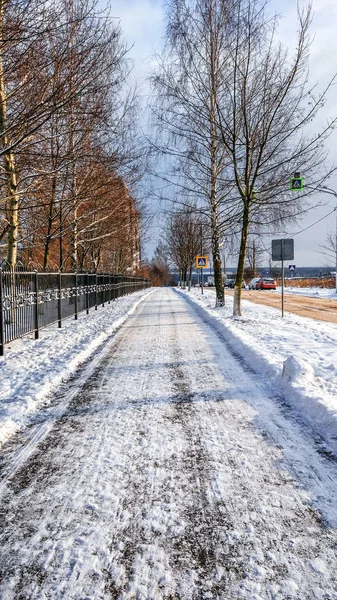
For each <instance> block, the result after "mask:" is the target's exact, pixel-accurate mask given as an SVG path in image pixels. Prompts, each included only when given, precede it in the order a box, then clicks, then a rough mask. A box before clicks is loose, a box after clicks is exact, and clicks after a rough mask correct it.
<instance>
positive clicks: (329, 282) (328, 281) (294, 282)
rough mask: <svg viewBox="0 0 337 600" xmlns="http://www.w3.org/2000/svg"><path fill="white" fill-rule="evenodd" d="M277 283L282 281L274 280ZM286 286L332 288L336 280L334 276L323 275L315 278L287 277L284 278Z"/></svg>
mask: <svg viewBox="0 0 337 600" xmlns="http://www.w3.org/2000/svg"><path fill="white" fill-rule="evenodd" d="M276 282H277V285H282V281H281V280H280V279H277V280H276ZM285 286H286V287H300V288H305V287H320V288H334V287H335V286H336V281H335V278H334V277H324V278H319V279H318V278H317V279H316V278H315V277H308V278H307V279H295V278H294V279H292V278H287V279H286V280H285Z"/></svg>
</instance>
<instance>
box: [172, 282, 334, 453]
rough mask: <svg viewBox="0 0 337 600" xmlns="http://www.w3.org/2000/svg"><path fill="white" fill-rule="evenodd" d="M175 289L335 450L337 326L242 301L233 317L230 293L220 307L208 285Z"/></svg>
mask: <svg viewBox="0 0 337 600" xmlns="http://www.w3.org/2000/svg"><path fill="white" fill-rule="evenodd" d="M329 292H331V290H329ZM180 293H185V294H186V295H187V296H188V297H189V298H190V300H192V301H193V302H196V303H197V304H199V305H200V306H202V308H203V309H204V310H205V311H207V313H208V315H209V318H210V319H212V321H213V323H215V324H216V326H217V328H218V330H219V331H221V333H222V335H224V337H225V339H226V340H228V341H229V342H230V343H231V345H232V347H233V348H234V349H235V351H236V352H237V353H238V354H239V355H240V356H241V357H243V358H244V360H245V362H246V364H247V365H249V366H251V367H252V368H253V369H254V371H255V372H257V373H260V375H261V378H262V379H265V380H267V381H269V382H270V383H271V384H272V386H273V387H274V389H275V392H278V393H279V395H280V397H282V398H283V399H284V401H285V402H286V403H287V404H289V405H291V406H292V407H293V409H294V410H296V412H297V413H298V414H299V415H300V416H301V418H302V419H303V420H304V421H305V422H306V423H307V424H309V425H310V426H311V427H312V428H313V431H314V432H315V433H317V434H318V435H319V436H321V437H322V438H323V439H324V440H325V441H326V442H327V443H328V445H329V447H330V449H331V450H333V451H334V452H335V453H336V454H337V325H334V324H332V323H321V322H319V321H315V320H313V319H308V318H305V317H300V316H296V315H293V314H290V313H285V316H284V318H282V317H281V313H280V311H279V310H276V309H274V308H269V307H267V306H263V305H260V304H253V303H252V302H249V301H246V300H243V302H242V307H243V312H242V314H243V316H242V317H239V318H234V317H233V316H232V313H233V298H232V297H231V296H229V295H227V296H226V306H225V307H223V308H214V291H213V290H204V294H203V295H202V294H201V290H199V289H196V288H194V289H192V290H191V292H189V293H187V292H182V291H181V290H180ZM336 308H337V306H336Z"/></svg>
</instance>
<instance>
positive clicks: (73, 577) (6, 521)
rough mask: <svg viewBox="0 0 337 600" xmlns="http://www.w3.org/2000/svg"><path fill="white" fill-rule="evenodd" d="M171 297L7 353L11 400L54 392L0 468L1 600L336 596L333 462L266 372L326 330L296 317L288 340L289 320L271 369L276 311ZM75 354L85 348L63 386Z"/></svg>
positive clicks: (167, 293) (155, 297) (289, 382)
mask: <svg viewBox="0 0 337 600" xmlns="http://www.w3.org/2000/svg"><path fill="white" fill-rule="evenodd" d="M187 295H188V294H184V293H180V292H176V291H173V290H170V289H167V288H166V289H156V290H151V291H150V292H146V293H143V294H140V295H138V296H133V297H130V298H126V299H120V300H121V301H122V300H124V306H122V302H120V305H119V306H118V304H115V305H113V306H112V307H111V310H110V312H109V311H107V310H106V309H102V310H99V311H97V314H96V315H95V314H93V315H92V321H91V322H90V321H89V320H86V317H85V318H84V320H82V321H81V320H80V321H79V322H78V323H74V322H69V331H68V334H69V333H71V334H72V335H68V336H66V335H65V334H60V332H59V331H57V330H54V331H50V332H49V333H45V334H44V339H43V340H41V341H38V342H30V341H27V342H24V343H22V342H20V344H19V347H18V348H17V349H15V350H14V348H12V350H11V352H12V356H10V359H12V358H13V357H14V358H15V357H16V359H17V363H16V365H15V363H13V364H14V366H13V369H14V370H13V371H12V375H13V374H15V373H17V371H18V364H19V355H20V354H21V356H23V357H24V359H25V363H26V365H27V367H29V368H28V369H27V378H26V381H24V377H23V376H22V377H21V376H20V378H19V376H17V379H16V385H17V389H18V390H20V394H23V392H25V393H28V392H29V393H30V397H31V399H32V401H33V398H34V397H35V396H36V393H37V392H38V390H40V392H41V398H42V396H43V394H45V393H47V392H48V390H50V388H51V386H52V382H53V381H54V380H55V382H58V381H60V378H61V373H62V372H63V374H64V382H63V383H62V384H60V385H59V388H58V391H57V393H56V395H55V396H54V397H53V398H52V397H46V396H45V399H46V402H45V403H44V404H43V406H42V407H41V406H40V410H37V412H36V418H35V419H33V418H31V419H30V427H28V428H26V429H25V430H24V431H23V433H22V435H21V436H19V439H20V438H22V440H21V442H20V444H19V445H18V444H17V443H16V444H15V443H14V444H13V448H11V447H10V448H9V450H7V452H6V453H5V455H4V457H3V461H2V464H1V475H2V482H1V485H0V518H1V528H0V598H1V600H18V599H20V600H28V599H29V600H45V599H47V598H48V599H49V600H111V599H115V600H116V599H118V600H239V599H241V600H337V555H336V549H337V510H336V498H337V462H336V461H335V460H333V459H332V458H331V456H329V454H328V452H324V451H323V450H324V448H323V447H322V445H321V444H320V442H319V440H317V439H313V437H312V435H311V434H312V432H311V430H310V428H307V427H306V426H305V425H304V424H303V423H302V422H301V421H300V420H299V419H296V418H295V417H294V414H293V412H292V411H290V410H289V409H287V406H286V405H285V403H284V398H282V397H281V396H280V392H282V393H283V390H284V389H288V388H287V387H285V388H283V387H282V386H289V390H290V389H291V390H292V389H293V387H294V386H295V388H296V385H299V381H300V382H302V383H303V381H302V379H301V377H302V372H301V368H300V367H299V363H298V360H299V358H296V359H295V358H294V359H291V360H290V361H289V364H288V367H287V368H286V369H285V373H286V376H285V377H283V378H282V377H281V376H280V371H282V368H281V365H282V364H283V361H282V358H284V356H285V354H286V352H292V351H293V350H294V349H295V350H297V351H298V352H300V346H299V338H300V335H301V332H302V333H303V332H304V331H305V328H306V327H307V329H308V331H311V337H306V338H305V340H304V343H307V342H308V340H311V341H312V343H313V344H314V343H316V342H315V337H314V334H315V331H316V335H318V337H319V338H320V342H321V343H323V338H322V336H324V335H326V334H325V333H324V332H323V330H320V329H319V328H318V329H317V327H316V323H315V324H314V328H313V329H312V330H311V329H310V322H308V323H306V321H305V320H300V321H299V329H298V331H297V332H296V336H297V337H296V342H295V344H294V347H292V346H291V343H290V341H289V335H290V329H291V327H292V328H293V329H294V330H296V321H294V320H292V317H289V321H288V320H286V321H285V322H284V327H285V332H284V340H283V354H284V356H283V357H282V358H280V359H279V358H275V355H277V354H278V352H276V350H275V348H274V361H273V360H272V357H273V349H272V346H270V345H269V340H268V336H269V333H268V332H269V329H268V325H267V323H266V322H265V321H267V319H270V318H272V320H273V322H274V327H275V328H276V330H277V331H278V333H279V334H281V332H282V324H281V323H278V321H277V317H276V314H275V313H276V311H268V313H266V312H265V309H263V308H262V307H261V310H262V311H263V312H262V316H261V317H259V316H258V313H257V312H255V309H256V307H255V306H254V307H252V311H253V312H250V309H249V304H247V305H246V306H245V310H246V309H247V311H246V316H245V317H243V318H242V319H233V318H232V317H230V316H229V314H228V313H229V311H230V308H228V309H227V308H226V309H221V310H220V309H219V310H217V309H213V308H212V304H213V303H214V294H213V296H211V292H207V294H205V297H204V298H203V299H200V297H198V295H197V294H193V295H189V298H190V299H188V298H187V297H186V296H187ZM135 303H138V305H137V307H136V308H135V306H134V305H135ZM130 310H131V311H132V314H130V315H129V318H128V319H127V320H126V321H125V322H124V324H123V326H121V327H120V328H119V329H118V331H117V330H116V325H117V322H118V319H124V318H125V315H126V314H127V312H128V311H130ZM287 319H288V317H287ZM223 320H224V321H225V324H223V323H222V321H223ZM119 322H120V321H119ZM254 323H255V325H256V326H259V327H260V329H262V328H263V327H264V328H265V331H264V332H262V333H261V331H260V338H259V342H258V341H255V342H254V332H255V327H254ZM245 324H246V325H247V327H246V330H245V327H244V326H245ZM271 327H272V323H271V324H270V328H271ZM102 328H104V333H102ZM114 328H115V334H113V335H111V336H110V333H111V332H112V331H113V330H114ZM89 329H90V332H89ZM317 331H318V334H317ZM95 332H96V333H95ZM270 332H271V329H270ZM263 333H264V334H265V336H266V337H265V339H262V337H261V335H263ZM267 334H268V335H267ZM334 335H335V333H334ZM77 336H78V337H77ZM67 337H68V338H70V340H71V339H73V342H71V341H69V342H66V340H67ZM273 339H274V343H275V339H276V338H275V337H274V338H273ZM331 339H332V338H331ZM52 340H53V341H54V345H55V340H56V341H58V344H57V346H58V354H57V353H56V351H53V352H54V354H53V357H51V361H50V363H49V362H48V356H47V352H48V348H49V349H51V348H52V347H53V345H52ZM89 340H91V342H90V343H92V344H94V345H95V350H94V348H93V347H90V348H86V344H88V343H89ZM286 340H288V341H286ZM316 341H317V340H316ZM264 342H265V343H264ZM72 343H73V346H72ZM66 344H68V345H67V346H66ZM258 344H260V345H261V346H263V345H265V346H266V348H267V350H266V352H265V355H263V354H262V355H259V353H258ZM39 345H41V348H40V350H39ZM331 346H332V342H331ZM331 346H330V349H331ZM34 348H35V350H38V352H37V354H38V355H39V356H40V362H39V364H40V365H41V364H43V361H44V360H45V361H46V363H47V364H46V367H47V368H46V373H47V375H46V377H47V379H46V380H45V379H43V375H40V376H39V377H38V376H37V375H35V379H34V377H33V371H34V368H33V362H32V361H33V359H32V356H33V355H34V352H33V351H32V349H34ZM286 349H287V350H286ZM77 350H79V351H80V352H79V354H80V355H82V358H83V357H84V355H86V356H88V355H89V353H90V352H92V351H93V350H94V352H93V355H92V358H91V359H90V360H89V361H87V363H86V364H83V365H82V367H80V368H79V369H78V373H77V375H76V377H74V378H73V379H70V380H69V381H68V382H67V381H65V380H66V377H68V378H69V375H70V373H71V372H72V369H73V368H74V366H73V365H72V364H71V366H70V367H69V363H70V357H72V359H73V360H77V361H79V359H78V357H77V359H75V355H76V354H77ZM311 351H312V352H313V350H312V349H311ZM302 352H303V351H302ZM25 353H26V354H25ZM81 353H82V354H81ZM85 353H86V354H85ZM302 356H303V354H302ZM268 357H269V358H268ZM7 358H8V355H7ZM54 358H55V361H56V371H57V376H56V375H55V379H53V377H52V375H51V372H52V360H53V359H54ZM267 359H268V360H267ZM6 360H7V359H6ZM268 361H269V362H268ZM11 362H12V361H11V360H10V361H8V365H7V366H6V364H7V363H6V361H2V363H1V368H2V372H5V373H6V377H7V378H9V372H8V371H7V368H9V364H10V363H11ZM35 366H36V365H35ZM268 369H269V371H268ZM22 370H24V365H23V367H22ZM259 373H260V374H259ZM262 373H263V375H262ZM315 377H316V376H315V375H312V385H313V386H314V387H315V389H316V382H315ZM277 378H279V379H280V381H279V384H278V385H276V382H277V381H278V379H277ZM9 379H10V378H9ZM283 379H284V380H285V381H283ZM24 385H26V387H23V386H24ZM303 385H304V388H303V390H302V392H303V393H304V390H309V391H310V389H309V388H308V387H305V385H306V384H305V383H303ZM20 386H21V387H20ZM41 398H40V399H39V400H38V402H41V401H42V400H41ZM9 399H10V400H11V403H12V405H13V407H14V406H15V405H16V407H17V408H20V407H21V404H22V403H21V404H20V399H15V386H13V388H12V392H11V395H9ZM21 400H22V399H21ZM49 401H50V405H49V406H48V402H49ZM59 407H60V410H59V412H57V410H58V408H59ZM37 408H38V406H37V405H36V409H37ZM29 409H30V410H33V407H32V406H31V405H29ZM314 414H316V415H318V413H317V412H316V413H314V412H312V415H314ZM31 417H33V414H31ZM25 418H26V419H28V416H27V415H26V417H25ZM17 425H18V426H19V425H20V423H19V421H17Z"/></svg>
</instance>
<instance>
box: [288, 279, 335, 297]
mask: <svg viewBox="0 0 337 600" xmlns="http://www.w3.org/2000/svg"><path fill="white" fill-rule="evenodd" d="M277 291H278V292H281V287H277ZM284 292H285V293H286V294H297V295H298V296H310V297H313V298H331V300H336V301H337V294H336V289H335V288H320V287H310V288H300V287H292V286H290V285H289V284H288V283H287V287H286V288H284Z"/></svg>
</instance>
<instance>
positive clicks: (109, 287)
mask: <svg viewBox="0 0 337 600" xmlns="http://www.w3.org/2000/svg"><path fill="white" fill-rule="evenodd" d="M108 278H109V279H108V282H109V283H108V292H109V300H108V304H110V301H111V275H110V273H109V275H108Z"/></svg>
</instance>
